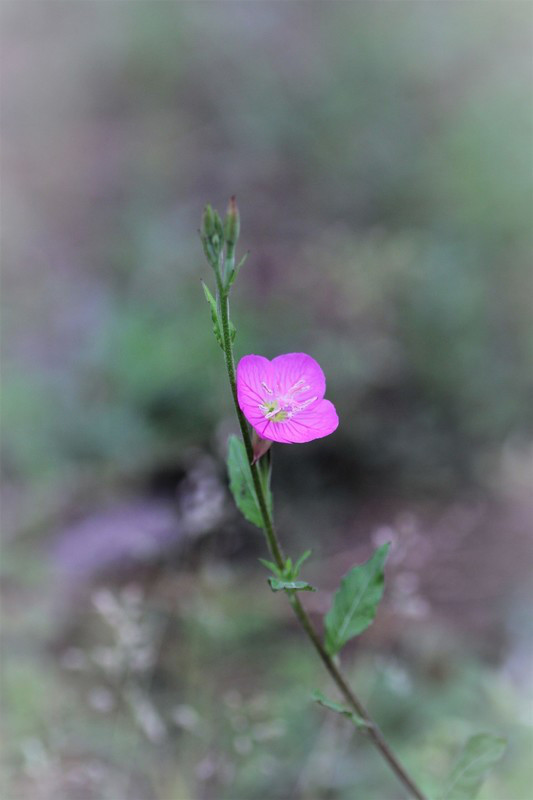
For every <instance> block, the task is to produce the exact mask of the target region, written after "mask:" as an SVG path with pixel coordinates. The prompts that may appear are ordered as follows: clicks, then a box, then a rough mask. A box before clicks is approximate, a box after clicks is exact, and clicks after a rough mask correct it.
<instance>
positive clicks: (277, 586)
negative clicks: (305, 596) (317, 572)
mask: <svg viewBox="0 0 533 800" xmlns="http://www.w3.org/2000/svg"><path fill="white" fill-rule="evenodd" d="M267 580H268V582H269V584H270V588H271V589H272V591H273V592H283V591H285V590H288V591H291V592H316V589H315V587H314V586H311V584H310V583H307V581H285V580H280V579H278V578H267Z"/></svg>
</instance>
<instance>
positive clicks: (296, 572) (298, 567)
mask: <svg viewBox="0 0 533 800" xmlns="http://www.w3.org/2000/svg"><path fill="white" fill-rule="evenodd" d="M310 555H311V551H310V550H306V551H305V553H303V554H302V555H301V556H300V558H299V559H298V561H297V562H296V564H295V565H294V569H293V571H292V572H293V576H294V577H295V578H297V577H298V575H299V574H300V570H301V568H302V564H303V563H304V561H307V559H308V558H309V556H310Z"/></svg>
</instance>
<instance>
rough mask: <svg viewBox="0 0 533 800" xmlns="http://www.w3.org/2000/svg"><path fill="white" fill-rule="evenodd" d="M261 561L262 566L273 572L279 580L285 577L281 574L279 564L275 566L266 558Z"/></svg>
mask: <svg viewBox="0 0 533 800" xmlns="http://www.w3.org/2000/svg"><path fill="white" fill-rule="evenodd" d="M259 561H260V562H261V564H262V565H263V566H264V567H266V568H267V569H269V570H270V571H271V572H273V573H274V575H276V576H277V577H278V578H282V577H283V576H282V573H281V572H280V569H279V567H278V566H277V564H274V562H273V561H267V560H266V558H260V559H259Z"/></svg>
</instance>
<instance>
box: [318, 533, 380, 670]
mask: <svg viewBox="0 0 533 800" xmlns="http://www.w3.org/2000/svg"><path fill="white" fill-rule="evenodd" d="M389 547H390V544H389V543H387V544H384V545H382V546H381V547H378V549H377V550H376V551H375V552H374V555H373V556H372V557H371V558H370V559H369V560H368V561H366V562H365V563H364V564H360V565H359V566H357V567H354V568H353V569H351V570H350V572H348V573H347V574H346V575H345V576H344V578H343V579H342V580H341V585H340V587H339V588H338V589H337V591H336V593H335V596H334V598H333V605H332V606H331V608H330V610H329V611H328V613H327V614H326V617H325V619H324V623H325V628H326V641H325V645H326V650H327V651H328V653H329V655H335V653H338V652H339V650H340V649H341V648H342V647H343V646H344V645H345V644H346V642H347V641H348V640H349V639H352V638H353V637H354V636H357V635H358V634H360V633H362V632H363V631H364V630H366V628H368V626H369V625H371V624H372V622H373V620H374V617H375V616H376V611H377V607H378V605H379V601H380V600H381V597H382V595H383V588H384V574H383V568H384V565H385V559H386V558H387V553H388V551H389Z"/></svg>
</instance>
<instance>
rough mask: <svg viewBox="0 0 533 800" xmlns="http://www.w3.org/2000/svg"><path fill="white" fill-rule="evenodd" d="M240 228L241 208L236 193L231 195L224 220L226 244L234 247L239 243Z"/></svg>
mask: <svg viewBox="0 0 533 800" xmlns="http://www.w3.org/2000/svg"><path fill="white" fill-rule="evenodd" d="M240 229H241V221H240V217H239V209H238V208H237V201H236V199H235V195H233V197H230V200H229V203H228V208H227V210H226V219H225V220H224V239H225V240H226V244H228V245H230V246H232V247H234V246H235V245H236V244H237V239H238V238H239V233H240Z"/></svg>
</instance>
